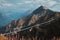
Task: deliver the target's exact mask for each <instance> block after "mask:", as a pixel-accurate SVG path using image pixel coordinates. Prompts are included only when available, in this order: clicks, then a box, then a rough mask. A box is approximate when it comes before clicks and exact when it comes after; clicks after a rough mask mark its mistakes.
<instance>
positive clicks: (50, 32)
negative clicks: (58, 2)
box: [0, 6, 60, 40]
mask: <svg viewBox="0 0 60 40" xmlns="http://www.w3.org/2000/svg"><path fill="white" fill-rule="evenodd" d="M52 19H55V20H53V21H51V22H49V23H45V22H48V21H50V20H52ZM41 23H45V24H43V25H40V24H41ZM37 24H39V25H37ZM35 25H36V26H35ZM32 26H34V27H33V28H30V29H27V30H25V31H19V32H15V28H17V30H18V29H19V30H22V28H23V29H26V28H28V27H32ZM9 32H14V33H12V34H9V35H5V36H4V37H6V38H8V39H6V40H55V39H56V40H60V12H54V11H51V10H49V9H48V8H46V7H43V6H41V7H39V8H37V9H36V10H34V11H33V12H32V13H31V14H30V15H27V16H26V17H23V18H21V19H18V20H13V21H12V22H11V23H9V24H8V25H6V26H5V27H4V28H3V31H2V29H1V32H0V33H9ZM2 38H3V37H2Z"/></svg>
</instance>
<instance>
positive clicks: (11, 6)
mask: <svg viewBox="0 0 60 40" xmlns="http://www.w3.org/2000/svg"><path fill="white" fill-rule="evenodd" d="M41 5H43V6H46V7H47V8H49V9H51V10H53V11H58V12H60V0H0V22H1V23H0V25H4V24H5V25H6V24H7V23H8V22H10V21H11V20H13V19H16V18H19V17H22V16H25V15H27V14H29V13H30V12H32V11H33V10H35V9H37V8H38V7H40V6H41Z"/></svg>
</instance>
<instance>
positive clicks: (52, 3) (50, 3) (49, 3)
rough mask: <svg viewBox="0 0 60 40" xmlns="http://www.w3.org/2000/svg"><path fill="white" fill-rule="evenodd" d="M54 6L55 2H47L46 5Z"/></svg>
mask: <svg viewBox="0 0 60 40" xmlns="http://www.w3.org/2000/svg"><path fill="white" fill-rule="evenodd" d="M55 4H57V2H56V1H50V2H48V5H49V6H53V5H55Z"/></svg>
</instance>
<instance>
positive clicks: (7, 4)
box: [2, 3, 13, 7]
mask: <svg viewBox="0 0 60 40" xmlns="http://www.w3.org/2000/svg"><path fill="white" fill-rule="evenodd" d="M2 5H3V6H4V7H10V6H13V4H10V3H5V4H2Z"/></svg>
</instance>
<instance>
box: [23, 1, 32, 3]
mask: <svg viewBox="0 0 60 40" xmlns="http://www.w3.org/2000/svg"><path fill="white" fill-rule="evenodd" d="M24 3H33V1H25V2H24Z"/></svg>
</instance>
